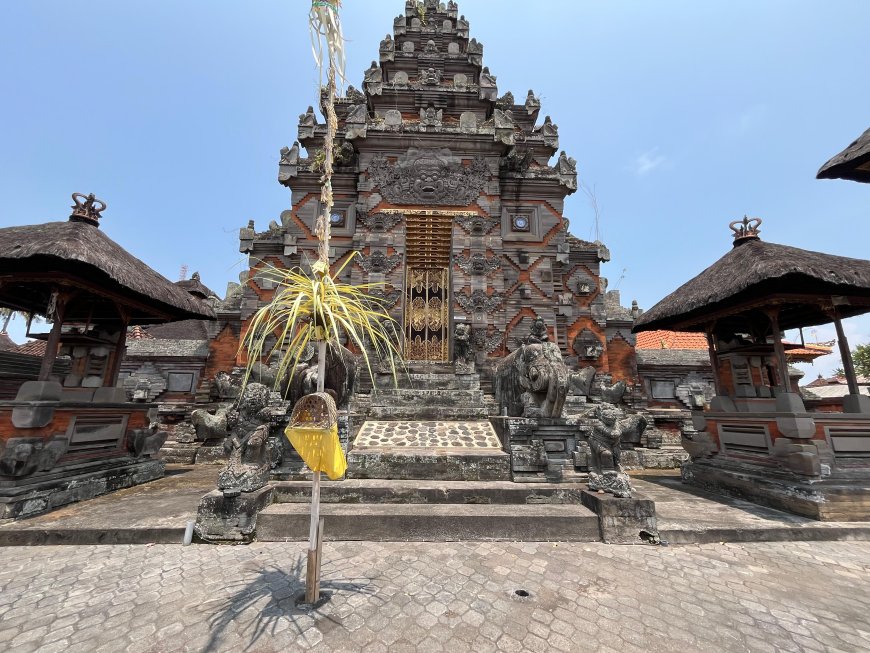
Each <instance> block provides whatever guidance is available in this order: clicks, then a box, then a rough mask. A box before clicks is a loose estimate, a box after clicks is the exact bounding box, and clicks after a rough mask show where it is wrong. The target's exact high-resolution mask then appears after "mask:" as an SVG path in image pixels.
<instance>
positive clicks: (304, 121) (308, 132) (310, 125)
mask: <svg viewBox="0 0 870 653" xmlns="http://www.w3.org/2000/svg"><path fill="white" fill-rule="evenodd" d="M315 127H317V116H316V115H315V114H314V107H308V111H306V112H305V113H303V114H301V115H300V116H299V140H302V139H303V138H311V137H312V136H314V128H315Z"/></svg>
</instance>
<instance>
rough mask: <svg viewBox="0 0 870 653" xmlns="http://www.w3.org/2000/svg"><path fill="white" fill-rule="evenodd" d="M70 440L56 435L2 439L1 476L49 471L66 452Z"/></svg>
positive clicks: (0, 441) (16, 475)
mask: <svg viewBox="0 0 870 653" xmlns="http://www.w3.org/2000/svg"><path fill="white" fill-rule="evenodd" d="M68 445H69V440H68V439H67V438H65V437H59V436H54V437H52V438H49V439H48V440H43V439H42V438H9V439H8V440H6V441H5V442H4V441H2V440H0V476H11V477H13V478H21V477H23V476H30V475H31V474H33V473H35V472H43V471H48V470H50V469H51V468H52V467H54V466H55V465H56V464H57V461H58V459H59V458H60V457H61V456H62V455H63V454H65V453H66V450H67V446H68Z"/></svg>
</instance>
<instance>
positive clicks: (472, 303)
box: [456, 290, 504, 313]
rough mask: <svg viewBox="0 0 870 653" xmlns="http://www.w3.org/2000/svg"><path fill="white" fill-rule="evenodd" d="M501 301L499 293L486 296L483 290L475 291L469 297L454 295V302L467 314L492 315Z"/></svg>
mask: <svg viewBox="0 0 870 653" xmlns="http://www.w3.org/2000/svg"><path fill="white" fill-rule="evenodd" d="M503 301H504V295H502V294H501V293H497V292H496V293H493V294H491V295H488V294H486V291H485V290H475V291H474V292H473V293H471V295H466V294H464V293H457V294H456V302H457V303H458V304H459V305H460V306H461V307H462V308H463V310H465V311H466V312H468V313H492V312H493V311H494V310H496V309H497V308H498V307H499V306H501V304H502V302H503Z"/></svg>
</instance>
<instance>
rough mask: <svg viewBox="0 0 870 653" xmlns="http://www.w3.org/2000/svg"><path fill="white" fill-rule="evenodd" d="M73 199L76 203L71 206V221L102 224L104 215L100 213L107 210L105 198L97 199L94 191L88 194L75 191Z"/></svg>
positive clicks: (96, 225)
mask: <svg viewBox="0 0 870 653" xmlns="http://www.w3.org/2000/svg"><path fill="white" fill-rule="evenodd" d="M72 200H73V202H75V204H73V205H72V207H71V208H72V213H70V216H69V219H70V222H87V223H88V224H92V225H94V226H95V227H99V226H100V218H101V217H102V216H101V215H100V214H101V213H102V212H103V211H105V210H106V203H105V202H104V201H103V200H100V199H97V198H96V197H95V196H94V194H93V193H91V194H90V195H87V196H86V195H82V194H81V193H73V194H72Z"/></svg>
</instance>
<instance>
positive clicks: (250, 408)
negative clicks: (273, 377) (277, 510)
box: [217, 383, 271, 495]
mask: <svg viewBox="0 0 870 653" xmlns="http://www.w3.org/2000/svg"><path fill="white" fill-rule="evenodd" d="M270 394H271V393H270V392H269V388H267V387H266V386H264V385H262V384H260V383H249V384H248V386H247V387H246V388H245V390H244V392H243V393H242V396H241V397H240V398H239V401H238V403H237V404H236V405H235V406H234V407H233V408H231V409H230V410H229V411H227V415H226V420H227V421H226V428H227V437H226V440H224V450H225V451H226V453H227V456H228V461H227V464H226V466H225V467H224V468H223V469H222V470H221V471H220V473H219V474H218V481H217V486H218V489H219V490H222V491H223V493H224V495H234V494H239V493H241V492H253V491H254V490H259V489H260V488H261V487H263V486H264V485H266V483H267V482H268V481H269V469H270V461H271V458H270V454H269V445H268V438H269V413H268V411H267V408H268V406H269V403H270V399H271V397H270Z"/></svg>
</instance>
